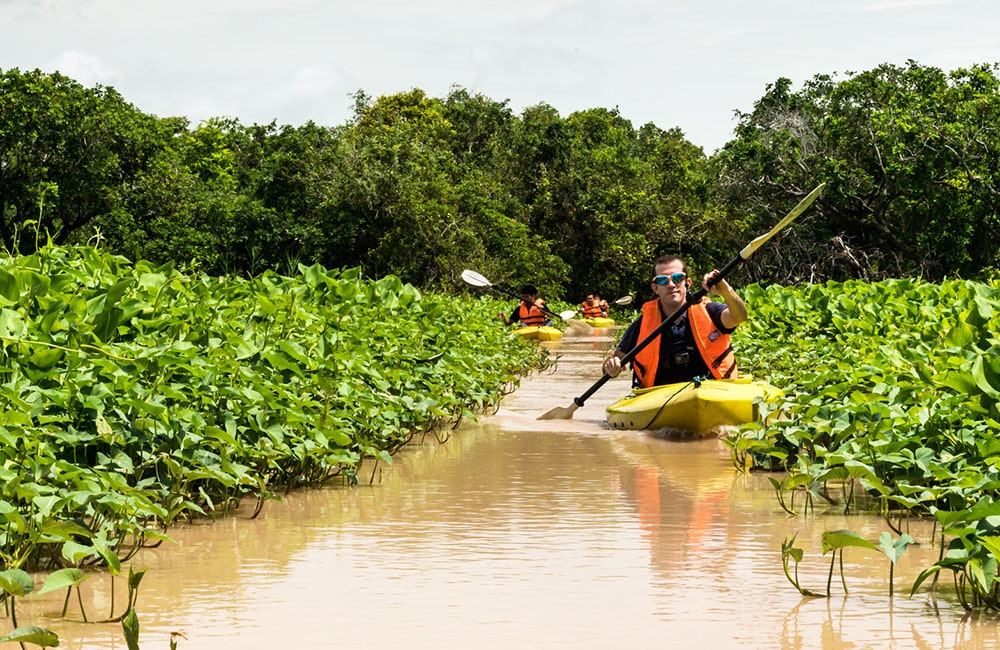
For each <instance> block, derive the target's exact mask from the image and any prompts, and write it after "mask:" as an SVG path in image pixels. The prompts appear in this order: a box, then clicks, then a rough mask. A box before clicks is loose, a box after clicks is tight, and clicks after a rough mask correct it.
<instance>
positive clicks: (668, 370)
mask: <svg viewBox="0 0 1000 650" xmlns="http://www.w3.org/2000/svg"><path fill="white" fill-rule="evenodd" d="M717 273H718V269H714V270H713V271H712V272H711V273H707V274H705V277H704V278H703V279H702V286H704V287H705V288H706V289H707V291H708V292H709V293H711V294H712V295H713V296H720V297H722V299H723V300H724V301H725V302H724V303H723V302H715V301H712V300H709V299H708V297H707V296H706V297H705V298H704V299H703V300H702V301H701V302H699V303H696V304H693V305H691V307H690V308H688V310H687V311H686V312H684V314H683V315H681V316H680V317H679V318H678V319H677V320H676V321H674V322H673V323H672V324H671V326H670V327H668V328H667V329H666V330H664V331H663V332H662V333H661V334H660V336H659V340H658V341H657V340H654V341H653V342H651V343H650V344H649V345H647V346H646V347H645V348H643V349H642V350H640V351H639V353H638V354H637V355H636V356H635V358H634V359H633V360H632V385H633V386H635V387H642V388H646V387H649V386H662V385H664V384H673V383H677V382H684V381H691V380H692V379H694V378H695V377H709V378H712V377H714V378H716V379H723V378H736V377H737V376H738V371H737V369H736V359H735V357H734V355H733V349H732V346H730V344H729V335H730V334H731V333H732V332H733V330H735V329H736V326H737V325H739V324H740V323H742V322H744V321H745V320H746V319H747V316H748V314H747V306H746V303H745V302H743V299H742V298H740V297H739V296H738V295H737V294H736V292H735V291H734V290H733V288H732V287H731V286H729V283H728V282H726V281H725V279H723V280H719V282H717V283H716V284H714V285H712V286H709V285H708V283H709V282H710V281H711V280H712V279H713V278H714V277H715V275H716V274H717ZM650 286H651V287H652V289H653V293H655V294H656V299H654V300H650V301H649V302H647V303H645V304H644V305H643V306H642V315H641V316H640V317H639V318H638V319H637V320H636V321H634V322H633V323H632V324H631V325H629V327H628V329H627V330H625V335H624V336H623V337H622V340H621V342H620V343H619V345H618V348H617V349H616V350H615V352H614V354H613V355H611V356H610V357H608V359H607V360H605V362H604V372H605V373H606V374H608V375H610V376H611V377H617V376H618V375H619V373H621V371H622V365H621V359H622V358H623V357H624V356H625V355H626V354H628V353H629V352H631V351H632V349H633V348H634V347H635V346H636V344H638V342H639V341H642V340H643V339H645V338H646V336H648V335H649V334H650V333H651V332H652V331H653V330H654V329H656V327H657V326H658V325H659V324H660V323H662V322H663V319H665V318H666V317H668V316H669V315H670V314H672V313H674V311H676V310H677V309H678V308H680V307H681V306H683V305H684V304H685V302H686V301H687V295H688V287H690V286H691V279H690V278H689V277H688V276H687V268H686V266H685V264H684V261H683V260H682V259H680V258H679V257H675V256H673V255H663V256H661V257H659V258H657V259H656V262H655V263H654V264H653V280H652V283H651V284H650Z"/></svg>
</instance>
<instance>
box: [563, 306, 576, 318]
mask: <svg viewBox="0 0 1000 650" xmlns="http://www.w3.org/2000/svg"><path fill="white" fill-rule="evenodd" d="M574 316H576V312H575V311H573V310H572V309H567V310H566V311H561V312H559V318H561V319H563V320H569V319H571V318H573V317H574Z"/></svg>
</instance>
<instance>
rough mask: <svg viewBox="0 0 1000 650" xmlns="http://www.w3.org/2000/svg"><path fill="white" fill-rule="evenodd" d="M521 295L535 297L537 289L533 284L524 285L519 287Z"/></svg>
mask: <svg viewBox="0 0 1000 650" xmlns="http://www.w3.org/2000/svg"><path fill="white" fill-rule="evenodd" d="M521 295H522V296H537V295H538V289H536V288H535V285H533V284H526V285H524V286H523V287H521Z"/></svg>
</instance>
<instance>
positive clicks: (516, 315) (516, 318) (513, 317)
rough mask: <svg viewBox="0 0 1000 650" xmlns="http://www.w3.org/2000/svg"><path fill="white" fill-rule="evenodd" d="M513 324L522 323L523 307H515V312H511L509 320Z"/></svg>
mask: <svg viewBox="0 0 1000 650" xmlns="http://www.w3.org/2000/svg"><path fill="white" fill-rule="evenodd" d="M508 320H510V322H512V323H517V322H520V320H521V305H518V306H517V307H514V311H512V312H510V318H509V319H508Z"/></svg>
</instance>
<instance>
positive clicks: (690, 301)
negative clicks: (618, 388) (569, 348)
mask: <svg viewBox="0 0 1000 650" xmlns="http://www.w3.org/2000/svg"><path fill="white" fill-rule="evenodd" d="M742 262H743V258H742V257H740V256H739V255H737V256H736V257H734V258H733V259H731V260H729V262H728V263H727V264H726V265H725V266H723V267H722V268H721V269H719V272H718V273H716V274H715V277H714V278H713V279H712V281H711V282H710V283H709V284H710V285H714V284H716V283H717V282H718V281H719V280H721V279H723V278H724V277H726V275H728V274H729V272H730V271H732V270H733V269H734V268H736V267H737V266H739V265H740V264H741V263H742ZM706 293H708V290H707V289H705V287H702V288H700V289H698V290H697V291H695V292H694V293H689V294H688V295H687V300H686V301H685V303H684V304H683V305H681V306H680V307H678V308H677V309H675V310H674V311H673V313H672V314H670V315H669V316H667V317H666V318H664V319H663V322H662V323H660V324H659V325H657V326H656V329H654V330H653V331H652V332H650V333H649V335H648V336H646V338H644V339H643V340H641V341H639V342H638V343H636V345H635V347H634V348H632V349H631V350H630V351H629V353H628V354H626V355H625V356H624V357H622V366H623V367H624V366H625V364H626V363H629V362H630V361H632V359H635V355H637V354H639V352H641V351H642V349H643V348H645V347H646V346H647V345H649V344H650V343H652V342H653V340H655V339H656V337H658V336H659V335H660V333H661V332H663V330H664V329H666V328H668V327H670V325H671V324H673V322H674V321H676V320H677V319H678V318H680V317H681V316H682V315H683V314H684V312H686V311H687V310H688V309H690V307H691V305H694V304H696V303H698V302H701V299H702V298H704V297H705V294H706ZM609 379H611V375H609V374H608V373H604V374H603V375H601V378H600V379H598V380H597V381H596V382H595V383H594V385H593V386H591V387H590V388H588V389H587V390H586V391H585V392H584V393H583V394H582V395H580V396H579V397H574V398H573V403H574V404H576V405H577V406H583V403H584V402H586V401H587V400H588V399H589V398H590V396H591V395H593V394H594V393H596V392H597V391H598V389H599V388H600V387H601V386H603V385H604V384H606V383H608V380H609Z"/></svg>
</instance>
